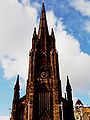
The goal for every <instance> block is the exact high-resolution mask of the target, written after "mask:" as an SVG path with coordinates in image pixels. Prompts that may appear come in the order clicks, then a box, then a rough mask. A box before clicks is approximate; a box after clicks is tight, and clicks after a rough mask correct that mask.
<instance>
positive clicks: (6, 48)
mask: <svg viewBox="0 0 90 120" xmlns="http://www.w3.org/2000/svg"><path fill="white" fill-rule="evenodd" d="M0 8H1V10H0V66H1V67H2V68H3V69H4V77H6V78H7V79H9V78H11V77H13V76H15V75H16V74H18V73H19V74H20V75H21V76H22V77H23V78H26V77H27V76H26V73H27V72H26V73H25V71H27V65H28V64H27V62H28V51H29V49H30V47H31V36H32V31H33V26H36V19H37V10H36V9H35V8H34V7H31V6H26V7H24V6H22V5H21V4H19V3H18V1H17V0H16V1H15V0H7V1H6V0H3V1H1V2H0ZM6 56H8V57H6ZM26 58H27V59H26Z"/></svg>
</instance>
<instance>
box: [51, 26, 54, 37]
mask: <svg viewBox="0 0 90 120" xmlns="http://www.w3.org/2000/svg"><path fill="white" fill-rule="evenodd" d="M51 35H52V36H53V37H54V31H53V28H52V30H51Z"/></svg>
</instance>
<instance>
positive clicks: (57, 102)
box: [11, 3, 73, 120]
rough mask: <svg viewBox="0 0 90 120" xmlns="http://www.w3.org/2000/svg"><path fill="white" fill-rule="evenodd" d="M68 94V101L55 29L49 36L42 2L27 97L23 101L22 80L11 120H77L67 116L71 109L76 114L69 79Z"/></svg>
mask: <svg viewBox="0 0 90 120" xmlns="http://www.w3.org/2000/svg"><path fill="white" fill-rule="evenodd" d="M66 91H67V98H66V97H65V98H63V97H62V91H61V80H60V76H59V62H58V52H57V50H56V45H55V35H54V30H53V29H52V30H51V34H49V31H48V25H47V19H46V12H45V6H44V3H42V11H41V16H40V23H39V30H38V33H37V32H36V28H34V32H33V38H32V48H31V50H30V52H29V70H28V79H27V86H26V95H25V96H23V97H22V98H19V77H18V78H17V82H16V85H15V89H14V99H13V105H12V113H11V120H63V119H64V118H67V119H65V120H73V119H71V118H70V119H68V116H66V115H67V110H68V111H69V115H71V114H72V112H73V104H72V93H71V86H70V84H69V80H68V79H67V88H66ZM65 104H66V105H67V106H68V104H69V107H68V108H67V107H66V106H65ZM62 105H63V106H62ZM70 105H71V107H70ZM69 108H70V110H69ZM64 115H65V117H64ZM71 117H72V115H71Z"/></svg>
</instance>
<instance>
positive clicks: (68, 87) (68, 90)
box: [66, 76, 72, 101]
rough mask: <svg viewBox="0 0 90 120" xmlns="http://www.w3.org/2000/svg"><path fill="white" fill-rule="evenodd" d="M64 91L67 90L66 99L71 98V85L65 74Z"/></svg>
mask: <svg viewBox="0 0 90 120" xmlns="http://www.w3.org/2000/svg"><path fill="white" fill-rule="evenodd" d="M66 91H67V100H68V101H70V100H72V89H71V85H70V82H69V78H68V76H67V86H66Z"/></svg>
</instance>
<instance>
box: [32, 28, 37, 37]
mask: <svg viewBox="0 0 90 120" xmlns="http://www.w3.org/2000/svg"><path fill="white" fill-rule="evenodd" d="M35 36H36V27H35V28H34V32H33V37H35Z"/></svg>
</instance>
